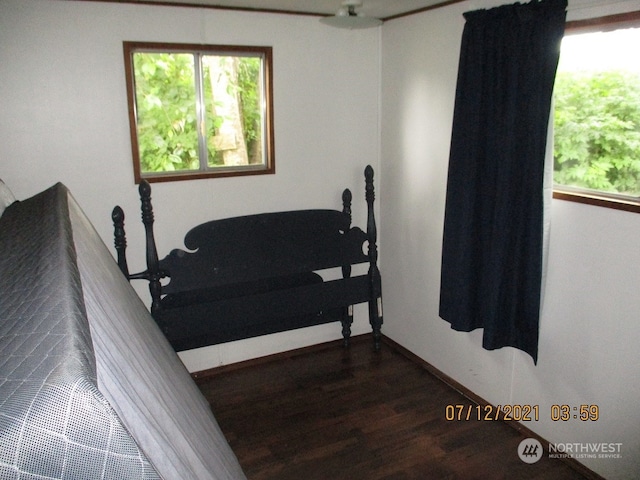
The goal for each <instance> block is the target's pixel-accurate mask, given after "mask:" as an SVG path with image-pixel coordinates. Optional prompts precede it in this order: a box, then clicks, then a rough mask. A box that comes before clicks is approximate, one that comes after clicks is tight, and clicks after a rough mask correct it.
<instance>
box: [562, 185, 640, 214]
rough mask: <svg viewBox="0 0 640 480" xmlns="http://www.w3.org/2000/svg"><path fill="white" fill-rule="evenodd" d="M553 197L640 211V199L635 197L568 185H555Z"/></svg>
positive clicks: (615, 208)
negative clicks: (578, 189) (577, 188)
mask: <svg viewBox="0 0 640 480" xmlns="http://www.w3.org/2000/svg"><path fill="white" fill-rule="evenodd" d="M553 198H555V199H558V200H566V201H568V202H576V203H583V204H586V205H594V206H597V207H605V208H612V209H614V210H624V211H626V212H633V213H640V199H638V198H635V197H623V196H617V195H607V194H606V193H599V192H587V191H583V190H580V191H576V190H572V189H570V188H567V187H554V189H553Z"/></svg>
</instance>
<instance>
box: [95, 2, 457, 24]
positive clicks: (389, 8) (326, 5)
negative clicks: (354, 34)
mask: <svg viewBox="0 0 640 480" xmlns="http://www.w3.org/2000/svg"><path fill="white" fill-rule="evenodd" d="M106 1H113V0H106ZM120 1H122V0H120ZM126 1H129V2H131V3H137V2H139V3H147V4H149V3H153V4H163V3H165V4H170V5H177V4H185V5H190V6H196V5H204V6H211V7H232V8H247V9H252V10H261V11H265V10H266V11H271V10H276V11H283V12H290V13H301V14H317V15H333V14H335V13H336V12H337V10H338V9H339V8H340V6H341V3H342V0H157V1H150V0H126ZM443 3H445V4H449V3H452V2H451V0H363V4H362V7H358V8H357V9H356V11H358V12H361V13H363V14H365V15H368V16H371V17H378V18H382V19H385V18H389V17H395V16H399V15H403V14H406V13H410V12H414V11H416V10H421V9H425V8H427V7H431V6H433V5H438V4H443Z"/></svg>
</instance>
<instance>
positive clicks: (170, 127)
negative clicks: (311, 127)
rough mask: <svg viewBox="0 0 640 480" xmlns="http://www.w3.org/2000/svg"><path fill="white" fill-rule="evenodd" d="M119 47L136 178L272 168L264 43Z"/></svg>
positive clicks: (268, 77) (254, 171) (158, 178)
mask: <svg viewBox="0 0 640 480" xmlns="http://www.w3.org/2000/svg"><path fill="white" fill-rule="evenodd" d="M124 47H125V62H126V72H127V87H128V98H129V114H130V123H131V140H132V150H133V159H134V173H135V177H136V181H137V182H139V181H140V179H141V178H144V179H147V180H149V181H162V180H180V179H190V178H198V177H211V176H229V175H243V174H244V175H246V174H257V173H273V172H274V159H273V132H272V105H271V89H270V85H271V73H270V72H271V49H270V48H269V47H235V46H234V47H228V46H227V47H220V46H202V45H195V46H194V45H180V44H172V45H166V44H152V43H134V42H125V44H124Z"/></svg>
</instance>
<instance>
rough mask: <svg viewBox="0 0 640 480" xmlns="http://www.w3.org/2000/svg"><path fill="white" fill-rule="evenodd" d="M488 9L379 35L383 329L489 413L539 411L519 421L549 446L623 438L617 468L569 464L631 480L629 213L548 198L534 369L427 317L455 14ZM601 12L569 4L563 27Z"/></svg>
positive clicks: (636, 330) (639, 266)
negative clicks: (554, 410)
mask: <svg viewBox="0 0 640 480" xmlns="http://www.w3.org/2000/svg"><path fill="white" fill-rule="evenodd" d="M498 3H508V2H496V1H492V0H486V1H483V0H474V1H469V2H464V3H460V4H456V5H452V6H449V7H446V8H442V9H437V10H433V11H430V12H425V13H422V14H419V15H414V16H411V17H407V18H403V19H398V20H395V21H391V22H388V23H386V24H385V25H384V27H383V38H382V116H381V118H382V174H381V176H382V198H381V208H382V221H383V222H384V228H383V229H382V243H383V244H384V257H383V265H382V268H383V272H384V276H383V280H384V296H385V328H384V330H385V334H386V335H388V336H390V337H391V338H392V339H394V340H395V341H397V342H398V343H400V344H401V345H403V346H405V347H407V348H408V349H410V350H411V351H412V352H414V353H416V354H417V355H419V356H420V357H421V358H423V359H424V360H426V361H427V362H429V363H431V364H433V365H434V366H435V367H437V368H438V369H440V370H441V371H443V372H444V373H446V374H447V375H449V376H451V377H452V378H454V379H455V380H457V381H458V382H460V383H461V384H463V385H465V386H466V387H467V388H469V389H470V390H472V391H473V392H475V393H477V394H478V395H480V396H481V397H483V398H485V399H486V400H487V401H489V402H491V403H493V404H495V405H499V404H501V405H504V404H532V405H539V408H540V420H539V421H538V422H529V423H526V424H525V426H526V427H528V428H530V429H531V430H533V431H535V432H536V433H538V434H539V435H541V436H543V437H544V438H546V439H547V440H548V441H550V442H554V443H575V442H590V443H600V442H607V443H609V442H616V443H618V442H621V443H623V447H622V448H623V451H622V455H623V458H622V459H611V460H608V459H586V460H585V459H583V460H581V461H582V462H583V463H584V464H585V465H587V466H588V467H589V468H591V469H593V470H594V471H596V472H598V473H600V474H602V475H604V476H605V477H607V478H620V479H622V478H627V479H630V478H637V477H638V475H639V474H640V458H639V457H638V455H637V453H638V452H639V451H640V413H639V412H638V411H637V409H636V405H637V402H638V398H639V397H640V384H639V382H638V379H639V375H638V373H639V370H640V366H639V365H640V353H638V352H639V349H638V348H637V345H638V343H639V342H640V324H639V322H638V320H639V319H640V295H638V285H640V248H638V245H637V238H640V216H639V215H637V214H631V213H624V212H619V211H613V210H609V209H603V208H599V207H591V206H585V205H579V204H573V203H568V202H563V201H559V200H554V201H553V204H552V212H551V237H550V250H549V265H548V279H547V284H546V296H545V299H544V304H543V309H542V317H541V327H540V351H539V361H538V365H537V366H534V365H533V362H532V360H531V358H530V357H529V356H528V355H526V354H524V353H522V352H520V351H518V350H515V349H512V348H503V349H500V350H496V351H487V350H484V349H482V347H481V344H482V333H481V331H475V332H472V333H461V332H456V331H453V330H451V329H450V327H449V324H448V323H447V322H445V321H443V320H441V319H440V318H439V317H438V300H439V288H440V261H441V258H440V257H441V242H442V225H443V219H444V206H445V193H446V176H447V166H448V155H449V142H450V138H451V122H452V118H453V105H454V94H455V84H456V75H457V67H458V56H459V52H460V39H461V34H462V29H463V26H464V20H463V17H462V13H463V12H465V11H469V10H475V9H477V8H490V7H491V6H494V5H497V4H498ZM570 3H571V2H570ZM591 3H593V2H591ZM621 3H624V2H621ZM632 3H633V2H627V4H626V8H627V10H630V9H632ZM618 6H620V4H618ZM623 7H624V5H623ZM611 13H618V12H614V11H612V9H611V8H609V9H605V8H595V7H594V8H590V9H575V10H573V11H572V10H571V6H570V14H569V19H576V18H578V17H580V18H587V17H589V16H596V15H597V16H600V15H607V14H611ZM552 404H569V405H577V406H579V405H581V404H596V405H598V406H599V407H600V419H599V420H598V421H597V422H591V423H588V422H587V423H581V422H580V421H579V420H571V421H569V422H566V423H563V422H552V421H551V419H550V408H551V405H552ZM443 415H444V412H443ZM514 454H515V452H514Z"/></svg>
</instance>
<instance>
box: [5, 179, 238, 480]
mask: <svg viewBox="0 0 640 480" xmlns="http://www.w3.org/2000/svg"><path fill="white" fill-rule="evenodd" d="M0 249H1V251H2V252H3V255H2V256H0V278H2V284H1V287H0V289H1V290H0V478H2V479H3V480H4V479H40V478H55V479H84V480H86V479H103V478H104V479H111V478H113V479H115V478H126V479H129V478H131V479H155V478H164V479H186V478H189V479H225V480H226V479H245V478H246V477H245V476H244V474H243V473H242V470H241V468H240V465H239V464H238V462H237V459H236V457H235V455H234V454H233V452H232V451H231V449H230V447H229V445H228V443H227V441H226V439H225V438H224V435H223V434H222V432H221V431H220V429H219V427H218V424H217V423H216V421H215V418H214V417H213V414H212V413H211V410H210V408H209V405H208V404H207V402H206V400H205V399H204V397H203V396H202V395H201V394H200V392H199V390H198V389H197V387H196V385H195V383H194V382H193V381H192V379H191V377H190V375H189V373H188V372H187V371H186V369H185V368H184V366H183V365H182V363H181V362H180V360H179V358H178V357H177V355H176V354H175V352H174V351H173V350H172V349H171V347H170V346H169V344H168V343H167V341H166V339H165V338H164V336H163V335H162V333H161V332H160V331H159V329H158V327H157V325H156V324H155V322H154V321H153V319H152V318H151V316H150V314H149V313H148V311H147V310H146V308H145V307H144V305H143V304H142V302H141V301H140V299H139V298H138V297H137V295H136V294H135V292H134V291H133V289H132V288H131V287H130V285H129V284H128V282H127V281H126V280H125V279H124V277H123V276H122V274H121V273H120V271H119V270H118V268H117V265H116V263H115V261H114V260H113V258H112V257H111V255H110V253H109V252H108V249H107V247H106V246H105V245H104V243H103V242H102V241H101V239H100V238H99V236H98V235H97V233H96V231H95V230H94V228H93V226H92V225H91V223H90V222H89V221H88V219H87V217H86V216H85V215H84V214H83V212H82V210H81V209H80V207H79V206H78V204H77V203H76V201H75V200H74V199H73V197H72V196H71V195H70V193H69V191H68V190H67V188H66V187H64V185H62V184H57V185H55V186H53V187H51V188H50V189H48V190H46V191H44V192H42V193H40V194H38V195H36V196H34V197H32V198H30V199H27V200H23V201H19V202H13V203H11V204H10V205H8V206H7V207H6V210H5V211H4V213H3V214H2V216H1V217H0Z"/></svg>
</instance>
